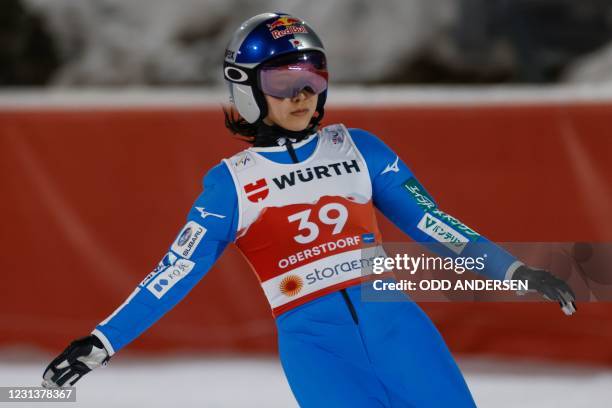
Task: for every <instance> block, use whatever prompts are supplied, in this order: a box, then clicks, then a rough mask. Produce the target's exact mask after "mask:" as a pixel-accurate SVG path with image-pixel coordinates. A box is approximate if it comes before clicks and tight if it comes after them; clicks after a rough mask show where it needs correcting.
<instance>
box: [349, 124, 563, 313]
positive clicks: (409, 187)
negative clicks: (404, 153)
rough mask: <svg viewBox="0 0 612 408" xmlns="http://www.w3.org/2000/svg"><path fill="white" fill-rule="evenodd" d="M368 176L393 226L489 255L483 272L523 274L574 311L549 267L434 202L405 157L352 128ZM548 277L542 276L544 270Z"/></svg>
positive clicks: (445, 249)
mask: <svg viewBox="0 0 612 408" xmlns="http://www.w3.org/2000/svg"><path fill="white" fill-rule="evenodd" d="M350 132H351V136H352V138H353V140H354V142H355V144H356V146H357V148H358V149H359V151H360V152H361V153H362V155H363V156H364V159H365V161H366V164H367V166H368V171H369V174H370V178H371V180H372V196H373V200H374V205H375V206H376V207H377V208H378V209H379V210H380V211H381V212H382V213H383V214H384V215H385V216H386V217H387V218H388V219H389V220H391V222H393V223H394V224H395V225H396V226H397V227H399V228H400V229H401V230H402V231H403V232H404V233H406V234H407V235H409V236H410V237H411V238H412V239H414V240H415V241H416V242H419V243H425V244H427V247H428V248H429V249H432V250H434V251H435V252H436V253H437V254H438V255H442V256H448V257H452V258H456V257H458V256H462V257H473V258H477V257H479V256H482V255H483V254H484V253H486V254H487V261H486V262H485V268H484V269H483V270H482V271H481V272H480V273H481V274H482V275H484V276H486V277H488V278H491V279H498V280H507V279H519V278H520V279H525V280H528V281H529V284H530V288H533V289H534V290H537V291H538V292H540V293H541V294H543V295H544V296H545V297H547V298H549V299H551V300H556V301H559V303H560V304H561V306H562V308H563V309H564V312H566V313H567V314H571V313H572V312H573V309H574V306H573V300H574V295H573V292H572V291H571V289H570V288H569V287H568V286H567V285H566V284H565V282H562V281H560V280H559V279H556V278H554V277H552V275H550V274H549V273H548V272H545V271H536V270H533V269H531V268H529V267H527V266H525V265H524V264H523V263H522V262H520V261H519V260H518V259H516V258H515V257H514V256H512V255H511V254H510V253H508V252H507V251H506V250H504V249H503V248H501V247H499V246H498V245H496V244H494V243H493V242H491V241H489V240H488V239H487V238H485V237H483V236H482V235H480V234H479V233H478V232H476V231H474V230H473V229H471V228H470V227H468V226H467V225H465V224H463V223H462V222H461V221H459V220H458V219H457V218H455V217H453V216H451V215H449V214H447V213H445V212H444V211H443V210H442V209H440V208H439V207H438V205H437V204H436V202H435V200H434V199H433V198H432V196H431V195H430V194H429V193H428V192H427V191H426V190H425V188H424V187H423V186H422V185H421V184H420V183H419V181H418V180H417V179H416V177H415V176H414V174H412V172H411V171H410V169H408V167H407V166H406V165H405V164H404V162H403V161H402V160H401V159H400V158H399V157H398V156H397V154H395V153H394V152H393V151H392V150H391V149H390V148H389V147H388V146H386V145H385V144H384V143H383V142H382V141H381V140H380V139H378V138H377V137H376V136H374V135H372V134H370V133H368V132H366V131H363V130H360V129H351V130H350ZM542 273H543V274H545V275H546V276H549V277H552V278H554V279H552V278H550V279H549V278H546V279H545V277H544V276H543V275H542Z"/></svg>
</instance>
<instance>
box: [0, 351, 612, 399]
mask: <svg viewBox="0 0 612 408" xmlns="http://www.w3.org/2000/svg"><path fill="white" fill-rule="evenodd" d="M50 357H51V356H42V355H41V356H40V358H39V359H38V360H34V359H33V358H32V353H29V357H28V360H27V361H24V360H23V358H17V357H15V356H13V357H7V356H5V357H2V358H0V384H2V385H3V386H9V385H10V386H35V385H38V384H39V378H40V374H41V373H42V371H43V369H44V364H42V363H41V362H42V361H47V359H50ZM458 363H459V365H460V367H461V369H462V371H463V373H464V375H465V378H466V381H467V383H468V386H469V387H470V390H471V391H472V395H473V396H474V399H475V401H476V403H477V405H478V407H479V408H519V407H520V408H591V407H593V408H603V407H609V406H610V395H611V393H610V384H612V370H605V369H602V368H594V367H587V366H571V365H558V364H557V365H555V364H550V363H537V362H533V361H531V362H530V361H512V362H510V361H507V360H500V359H493V358H491V359H486V358H478V359H475V358H471V359H460V360H459V361H458ZM330 380H331V379H330ZM7 405H8V404H7ZM11 405H12V404H11ZM0 406H4V404H2V403H0ZM21 406H23V404H22V405H21ZM36 406H37V407H41V408H42V407H44V406H49V407H54V408H61V407H66V408H76V407H88V408H89V407H91V408H97V407H100V408H101V407H117V408H123V407H126V408H127V407H147V408H157V407H160V408H161V407H164V408H165V407H169V406H174V407H181V408H192V407H193V408H202V407H206V408H217V407H218V408H234V407H236V408H239V407H240V408H243V407H266V408H289V407H297V403H296V402H295V399H294V398H293V396H292V394H291V391H290V389H289V385H288V384H287V381H286V380H285V377H284V375H283V372H282V368H281V366H280V364H279V362H278V361H277V359H275V358H270V357H242V358H241V357H237V356H231V357H214V358H211V357H202V356H200V357H195V356H194V357H189V356H178V357H173V358H161V357H155V358H147V359H142V358H134V357H129V356H128V357H126V356H120V357H117V358H115V359H114V360H113V362H112V363H111V364H110V365H109V366H107V367H105V368H102V369H99V370H97V371H95V372H93V373H90V374H89V375H88V376H87V377H86V378H84V379H83V380H81V381H80V382H79V383H77V402H76V403H46V404H45V403H37V404H36Z"/></svg>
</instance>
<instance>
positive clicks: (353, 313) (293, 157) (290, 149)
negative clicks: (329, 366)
mask: <svg viewBox="0 0 612 408" xmlns="http://www.w3.org/2000/svg"><path fill="white" fill-rule="evenodd" d="M285 140H286V142H285V147H286V148H287V152H288V153H289V156H291V160H292V161H293V163H298V159H297V155H296V154H295V150H294V149H293V144H292V143H291V140H289V139H285ZM340 293H342V298H343V299H344V303H346V307H347V308H348V310H349V312H351V317H352V318H353V321H354V322H355V324H359V318H358V317H357V311H356V310H355V305H353V302H352V301H351V298H350V297H349V295H348V293H346V289H341V290H340Z"/></svg>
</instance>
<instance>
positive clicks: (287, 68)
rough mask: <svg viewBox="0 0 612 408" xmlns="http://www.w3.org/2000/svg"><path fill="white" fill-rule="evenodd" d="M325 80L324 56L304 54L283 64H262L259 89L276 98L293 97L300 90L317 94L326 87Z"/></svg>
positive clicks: (326, 75)
mask: <svg viewBox="0 0 612 408" xmlns="http://www.w3.org/2000/svg"><path fill="white" fill-rule="evenodd" d="M279 62H281V63H282V59H281V60H280V61H279ZM327 80H328V73H327V67H326V65H325V57H323V56H322V55H320V54H304V55H301V56H299V57H298V58H297V59H296V60H294V61H293V62H291V63H287V64H283V65H281V64H278V63H277V64H274V65H264V66H263V67H262V68H261V69H260V75H259V82H260V89H261V91H262V92H263V93H264V94H267V95H271V96H275V97H277V98H294V97H296V96H297V95H298V94H299V93H300V92H301V91H302V90H306V91H308V92H311V93H313V94H315V95H318V94H320V93H321V92H323V91H325V90H326V89H327Z"/></svg>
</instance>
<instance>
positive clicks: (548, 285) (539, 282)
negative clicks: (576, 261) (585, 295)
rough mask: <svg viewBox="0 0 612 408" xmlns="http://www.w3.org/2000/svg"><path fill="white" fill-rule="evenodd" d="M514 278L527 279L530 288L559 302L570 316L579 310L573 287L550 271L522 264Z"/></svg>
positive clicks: (564, 311) (515, 272)
mask: <svg viewBox="0 0 612 408" xmlns="http://www.w3.org/2000/svg"><path fill="white" fill-rule="evenodd" d="M512 279H515V280H523V281H527V284H528V286H529V290H536V291H538V292H539V293H540V294H541V295H542V296H544V298H546V299H548V300H553V301H557V302H559V305H561V310H562V311H563V313H565V314H566V315H568V316H569V315H572V314H574V313H575V312H576V310H577V309H576V305H575V304H574V302H575V300H576V295H575V294H574V292H573V291H572V288H570V287H569V285H568V284H567V283H565V282H564V281H562V280H561V279H559V278H557V277H556V276H554V275H553V274H551V273H550V272H547V271H544V270H541V269H532V268H530V267H528V266H525V265H522V266H520V267H518V268H517V270H516V271H514V274H513V275H512Z"/></svg>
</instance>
